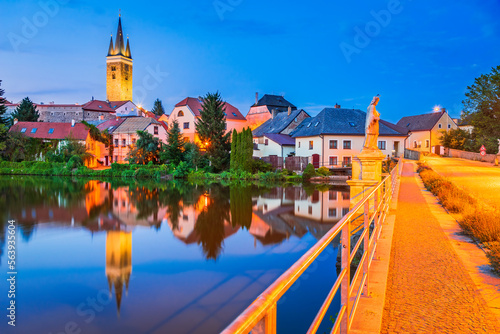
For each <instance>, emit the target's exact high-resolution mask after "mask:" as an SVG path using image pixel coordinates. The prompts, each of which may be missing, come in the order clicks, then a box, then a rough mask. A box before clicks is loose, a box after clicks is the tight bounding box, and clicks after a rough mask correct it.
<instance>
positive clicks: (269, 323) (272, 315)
mask: <svg viewBox="0 0 500 334" xmlns="http://www.w3.org/2000/svg"><path fill="white" fill-rule="evenodd" d="M276 318H277V316H276V303H274V304H273V306H272V307H271V308H270V309H269V311H268V312H267V314H266V318H265V320H264V321H265V326H266V334H276Z"/></svg>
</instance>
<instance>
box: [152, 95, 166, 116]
mask: <svg viewBox="0 0 500 334" xmlns="http://www.w3.org/2000/svg"><path fill="white" fill-rule="evenodd" d="M151 112H152V113H153V114H155V115H157V116H161V115H163V114H164V113H165V109H164V108H163V104H162V103H161V100H160V99H156V100H155V102H154V105H153V109H151Z"/></svg>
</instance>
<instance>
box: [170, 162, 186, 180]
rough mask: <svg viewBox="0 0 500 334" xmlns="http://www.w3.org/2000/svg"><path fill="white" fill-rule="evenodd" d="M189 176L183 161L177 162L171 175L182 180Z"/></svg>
mask: <svg viewBox="0 0 500 334" xmlns="http://www.w3.org/2000/svg"><path fill="white" fill-rule="evenodd" d="M188 174H189V166H188V164H187V163H185V162H184V161H181V162H179V165H178V166H177V167H176V168H175V170H174V172H173V173H172V175H173V176H174V178H176V179H183V178H185V177H187V176H188Z"/></svg>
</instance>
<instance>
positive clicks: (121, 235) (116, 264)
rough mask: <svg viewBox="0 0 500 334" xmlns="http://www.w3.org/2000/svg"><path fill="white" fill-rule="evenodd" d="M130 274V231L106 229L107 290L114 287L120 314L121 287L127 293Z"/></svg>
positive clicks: (111, 289)
mask: <svg viewBox="0 0 500 334" xmlns="http://www.w3.org/2000/svg"><path fill="white" fill-rule="evenodd" d="M131 274H132V232H124V231H108V232H107V237H106V277H107V278H108V283H109V291H110V293H111V292H112V291H113V286H114V287H115V297H116V307H117V312H118V316H119V315H120V305H121V301H122V294H123V288H124V286H125V293H128V283H129V280H130V275H131Z"/></svg>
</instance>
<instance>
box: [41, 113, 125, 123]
mask: <svg viewBox="0 0 500 334" xmlns="http://www.w3.org/2000/svg"><path fill="white" fill-rule="evenodd" d="M101 116H102V119H103V120H105V121H107V120H110V119H114V118H116V114H115V113H111V112H99V111H81V110H80V111H60V110H55V111H45V110H41V111H40V118H39V119H38V121H39V122H61V123H71V121H72V120H75V121H76V122H81V121H83V120H85V121H98V120H99V119H100V117H101Z"/></svg>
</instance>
